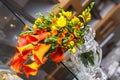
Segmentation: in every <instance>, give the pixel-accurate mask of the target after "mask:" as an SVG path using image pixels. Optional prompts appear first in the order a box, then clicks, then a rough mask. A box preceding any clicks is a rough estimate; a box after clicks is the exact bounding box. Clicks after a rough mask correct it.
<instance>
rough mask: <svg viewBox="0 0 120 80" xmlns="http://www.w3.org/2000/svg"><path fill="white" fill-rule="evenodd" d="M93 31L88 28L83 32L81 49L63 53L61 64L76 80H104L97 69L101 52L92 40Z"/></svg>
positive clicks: (102, 73)
mask: <svg viewBox="0 0 120 80" xmlns="http://www.w3.org/2000/svg"><path fill="white" fill-rule="evenodd" d="M94 38H95V30H94V29H93V28H91V27H90V26H88V27H87V28H86V31H85V37H84V39H85V43H84V44H83V46H82V49H81V50H79V49H78V48H77V47H75V48H76V50H77V51H76V53H75V54H73V53H71V52H69V51H67V52H66V53H65V56H66V58H65V59H64V60H63V64H64V65H65V66H66V67H67V68H68V69H69V70H70V71H71V72H72V73H73V74H75V76H76V77H77V79H78V80H106V78H107V77H106V75H105V74H104V72H103V71H102V69H101V68H100V67H99V66H100V63H101V59H102V50H101V48H100V46H99V44H98V43H97V42H96V41H95V40H94Z"/></svg>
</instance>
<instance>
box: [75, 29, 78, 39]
mask: <svg viewBox="0 0 120 80" xmlns="http://www.w3.org/2000/svg"><path fill="white" fill-rule="evenodd" d="M74 35H75V37H77V38H78V37H79V36H78V33H77V32H76V31H75V30H74Z"/></svg>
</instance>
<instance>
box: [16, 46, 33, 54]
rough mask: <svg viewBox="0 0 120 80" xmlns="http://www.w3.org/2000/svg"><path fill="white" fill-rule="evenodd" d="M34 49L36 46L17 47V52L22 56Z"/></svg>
mask: <svg viewBox="0 0 120 80" xmlns="http://www.w3.org/2000/svg"><path fill="white" fill-rule="evenodd" d="M33 48H34V45H32V44H28V45H26V46H22V47H18V46H17V47H16V51H17V52H19V53H20V54H22V53H23V52H24V51H28V50H32V49H33Z"/></svg>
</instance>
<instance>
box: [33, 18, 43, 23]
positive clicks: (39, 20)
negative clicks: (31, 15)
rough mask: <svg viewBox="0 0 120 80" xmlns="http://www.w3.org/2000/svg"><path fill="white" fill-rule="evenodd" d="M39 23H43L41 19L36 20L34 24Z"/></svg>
mask: <svg viewBox="0 0 120 80" xmlns="http://www.w3.org/2000/svg"><path fill="white" fill-rule="evenodd" d="M40 22H43V18H37V19H36V20H35V24H37V23H40Z"/></svg>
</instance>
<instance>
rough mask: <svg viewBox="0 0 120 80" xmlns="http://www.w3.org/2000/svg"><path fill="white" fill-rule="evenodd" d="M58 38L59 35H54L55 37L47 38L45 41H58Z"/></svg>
mask: <svg viewBox="0 0 120 80" xmlns="http://www.w3.org/2000/svg"><path fill="white" fill-rule="evenodd" d="M57 39H58V37H56V36H54V37H50V38H46V39H45V40H44V42H56V41H57Z"/></svg>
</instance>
